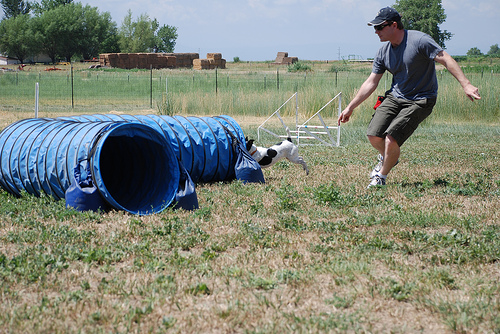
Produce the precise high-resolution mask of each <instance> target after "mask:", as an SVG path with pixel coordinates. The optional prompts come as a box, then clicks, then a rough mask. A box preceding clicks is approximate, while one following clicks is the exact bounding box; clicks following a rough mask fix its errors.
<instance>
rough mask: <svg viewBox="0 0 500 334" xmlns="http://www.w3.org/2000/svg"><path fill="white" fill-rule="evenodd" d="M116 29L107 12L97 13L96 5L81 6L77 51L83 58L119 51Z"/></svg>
mask: <svg viewBox="0 0 500 334" xmlns="http://www.w3.org/2000/svg"><path fill="white" fill-rule="evenodd" d="M119 51H120V48H119V46H118V29H117V27H116V23H115V22H113V21H112V20H111V14H109V12H104V13H102V14H100V13H99V11H98V9H97V7H91V6H88V5H87V6H85V7H84V8H83V26H82V38H81V40H80V45H79V53H80V54H81V55H82V57H83V58H84V59H92V58H93V57H97V56H98V55H99V53H104V52H119Z"/></svg>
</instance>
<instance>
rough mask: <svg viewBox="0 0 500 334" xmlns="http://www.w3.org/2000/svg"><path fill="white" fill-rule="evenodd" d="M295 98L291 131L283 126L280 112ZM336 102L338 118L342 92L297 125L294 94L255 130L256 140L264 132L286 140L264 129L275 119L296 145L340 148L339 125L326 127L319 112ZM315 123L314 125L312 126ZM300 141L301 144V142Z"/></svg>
mask: <svg viewBox="0 0 500 334" xmlns="http://www.w3.org/2000/svg"><path fill="white" fill-rule="evenodd" d="M293 98H295V130H292V129H291V128H290V127H289V126H287V125H286V124H285V122H284V121H283V118H282V117H281V114H280V110H281V109H282V108H283V107H284V106H286V105H287V104H288V103H289V102H290V101H292V100H293ZM335 100H338V116H340V113H341V112H342V92H340V93H338V94H337V95H336V96H335V97H334V98H332V99H331V100H330V101H328V102H327V103H326V104H325V105H324V106H323V107H321V109H319V110H318V111H317V112H316V113H314V115H312V116H311V117H310V118H309V119H308V120H307V121H305V122H303V123H299V104H298V93H297V92H295V94H293V95H292V96H290V98H288V100H286V101H285V102H284V103H283V104H282V105H281V106H280V107H279V108H278V109H277V110H276V111H275V112H273V113H272V114H271V116H269V117H268V118H267V119H266V120H265V121H264V122H263V123H262V124H261V125H259V127H258V128H257V140H260V132H261V131H264V132H266V133H268V134H270V135H272V136H274V137H277V138H287V137H288V135H278V134H276V133H274V132H273V131H271V130H269V129H267V128H265V124H266V123H267V122H268V121H269V120H270V119H272V118H273V117H277V118H278V119H279V120H280V122H281V124H282V125H283V127H284V128H285V130H287V129H289V131H290V134H294V135H293V136H292V139H295V141H296V145H297V146H299V145H317V144H319V145H325V146H333V147H339V146H340V125H337V124H336V125H327V124H326V122H325V120H324V119H323V117H322V116H321V112H322V111H323V110H324V109H325V108H326V107H327V106H329V105H330V104H331V103H333V102H334V101H335ZM313 121H316V122H315V124H312V123H313ZM301 141H302V142H301ZM310 141H317V142H318V143H316V144H311V143H310Z"/></svg>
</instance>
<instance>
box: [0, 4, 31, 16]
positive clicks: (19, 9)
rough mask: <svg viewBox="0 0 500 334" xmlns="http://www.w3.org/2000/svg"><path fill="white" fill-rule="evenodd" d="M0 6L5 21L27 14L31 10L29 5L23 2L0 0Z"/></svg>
mask: <svg viewBox="0 0 500 334" xmlns="http://www.w3.org/2000/svg"><path fill="white" fill-rule="evenodd" d="M0 4H1V5H2V9H3V15H4V16H5V18H6V19H9V18H11V17H16V16H18V15H24V14H29V13H30V10H31V4H30V3H29V2H27V1H24V0H0Z"/></svg>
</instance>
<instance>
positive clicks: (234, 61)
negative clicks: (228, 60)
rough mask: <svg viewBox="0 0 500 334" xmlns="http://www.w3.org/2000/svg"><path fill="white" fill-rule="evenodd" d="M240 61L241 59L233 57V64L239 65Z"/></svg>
mask: <svg viewBox="0 0 500 334" xmlns="http://www.w3.org/2000/svg"><path fill="white" fill-rule="evenodd" d="M240 61H241V60H240V57H233V63H239V62H240Z"/></svg>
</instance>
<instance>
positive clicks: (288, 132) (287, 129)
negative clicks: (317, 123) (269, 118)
mask: <svg viewBox="0 0 500 334" xmlns="http://www.w3.org/2000/svg"><path fill="white" fill-rule="evenodd" d="M285 129H286V133H287V136H288V137H286V140H288V141H289V142H290V143H291V142H292V135H291V133H290V129H289V128H288V126H285Z"/></svg>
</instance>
